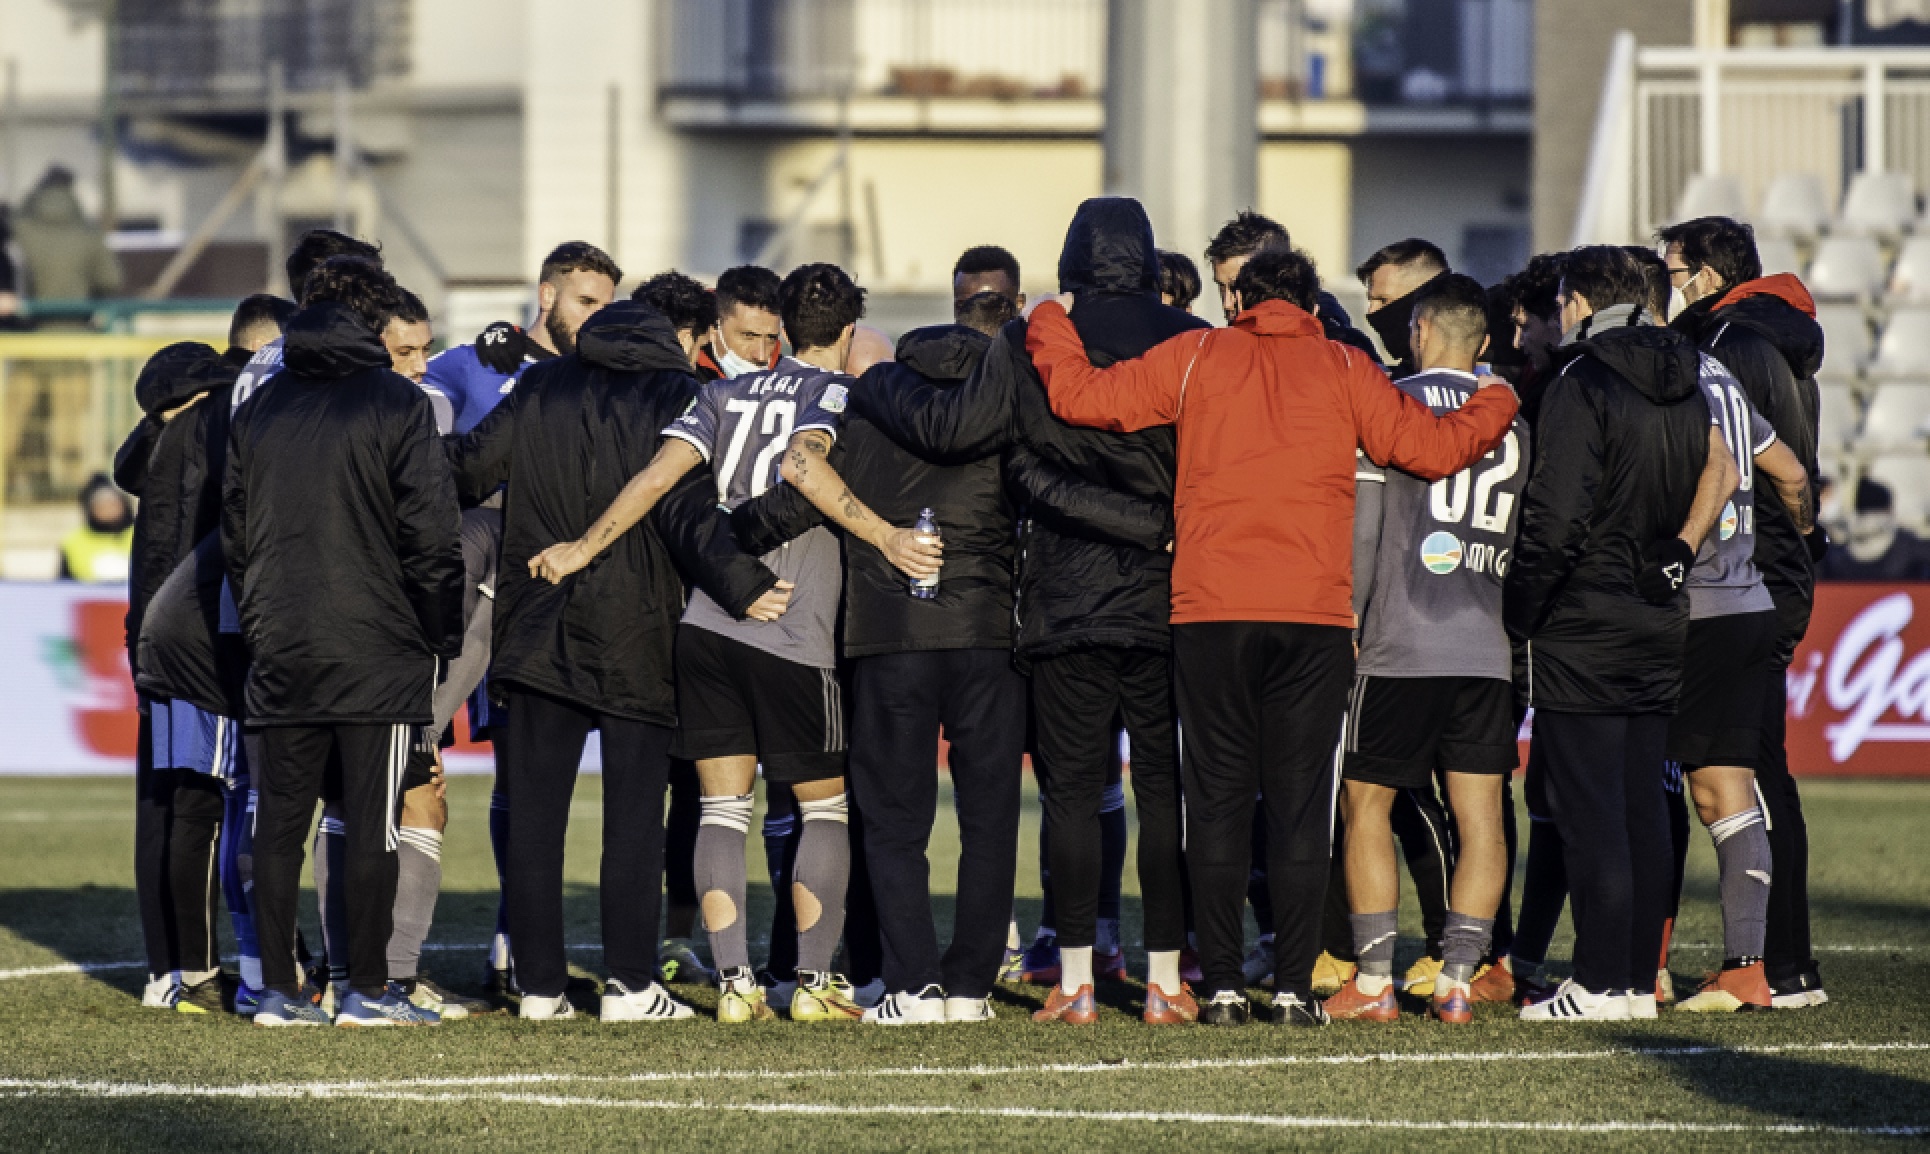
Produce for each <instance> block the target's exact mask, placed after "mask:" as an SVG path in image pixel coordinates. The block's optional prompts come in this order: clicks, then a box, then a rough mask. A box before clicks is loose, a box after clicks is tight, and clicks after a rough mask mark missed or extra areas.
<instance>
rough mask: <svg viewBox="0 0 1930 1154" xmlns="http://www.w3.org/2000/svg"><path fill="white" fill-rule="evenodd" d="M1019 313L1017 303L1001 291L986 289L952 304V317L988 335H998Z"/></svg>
mask: <svg viewBox="0 0 1930 1154" xmlns="http://www.w3.org/2000/svg"><path fill="white" fill-rule="evenodd" d="M1018 315H1019V303H1018V302H1017V301H1015V300H1013V299H1012V298H1011V297H1009V296H1006V295H1005V294H1004V293H1002V292H993V291H992V290H991V289H986V290H985V291H984V292H978V293H973V294H972V295H971V296H968V297H966V298H965V299H964V300H962V301H957V302H954V303H953V305H952V319H953V320H954V321H956V322H958V323H959V324H961V325H964V326H965V327H966V328H968V329H977V330H978V331H979V332H982V333H984V334H985V335H986V336H988V337H995V336H997V335H998V332H999V330H1000V329H1002V328H1004V327H1005V324H1006V322H1007V321H1009V320H1011V319H1012V318H1013V317H1016V316H1018Z"/></svg>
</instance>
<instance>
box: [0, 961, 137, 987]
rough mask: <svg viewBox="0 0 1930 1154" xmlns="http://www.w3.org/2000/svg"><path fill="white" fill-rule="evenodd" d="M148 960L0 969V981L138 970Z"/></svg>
mask: <svg viewBox="0 0 1930 1154" xmlns="http://www.w3.org/2000/svg"><path fill="white" fill-rule="evenodd" d="M146 965H147V963H146V962H65V963H62V964H61V965H57V966H28V967H27V968H26V969H24V970H0V982H11V981H14V980H16V979H19V978H46V977H52V976H54V975H57V974H92V973H98V972H100V971H103V970H138V969H142V968H144V967H146Z"/></svg>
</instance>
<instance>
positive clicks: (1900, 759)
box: [1789, 583, 1930, 777]
mask: <svg viewBox="0 0 1930 1154" xmlns="http://www.w3.org/2000/svg"><path fill="white" fill-rule="evenodd" d="M1789 767H1790V769H1791V770H1792V771H1794V772H1795V773H1798V774H1804V775H1830V776H1844V777H1851V776H1855V777H1930V583H1913V584H1903V585H1888V584H1875V583H1871V584H1863V583H1855V584H1823V585H1819V586H1817V588H1816V610H1815V612H1814V614H1812V615H1811V617H1810V621H1809V634H1808V636H1806V637H1805V638H1804V639H1803V644H1802V646H1801V648H1799V649H1797V651H1796V660H1795V661H1794V662H1793V663H1792V664H1791V665H1790V667H1789Z"/></svg>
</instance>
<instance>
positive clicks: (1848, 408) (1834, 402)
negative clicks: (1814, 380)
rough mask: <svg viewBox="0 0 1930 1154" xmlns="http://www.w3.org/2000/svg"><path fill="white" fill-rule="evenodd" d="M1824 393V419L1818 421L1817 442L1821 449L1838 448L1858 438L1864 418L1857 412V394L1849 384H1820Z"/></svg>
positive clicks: (1820, 390)
mask: <svg viewBox="0 0 1930 1154" xmlns="http://www.w3.org/2000/svg"><path fill="white" fill-rule="evenodd" d="M1817 391H1818V392H1819V393H1821V394H1822V419H1821V420H1820V421H1819V422H1818V428H1817V433H1816V442H1817V446H1818V448H1819V450H1837V449H1842V448H1844V447H1846V446H1848V445H1849V444H1850V443H1851V442H1852V441H1854V440H1856V429H1857V426H1858V425H1860V424H1862V419H1861V418H1860V417H1858V416H1857V412H1856V394H1855V393H1854V392H1852V391H1851V389H1850V387H1849V386H1848V385H1819V386H1818V387H1817Z"/></svg>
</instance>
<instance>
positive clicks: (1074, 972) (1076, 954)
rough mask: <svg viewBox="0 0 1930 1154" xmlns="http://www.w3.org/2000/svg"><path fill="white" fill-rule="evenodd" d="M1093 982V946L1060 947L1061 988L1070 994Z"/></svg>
mask: <svg viewBox="0 0 1930 1154" xmlns="http://www.w3.org/2000/svg"><path fill="white" fill-rule="evenodd" d="M1091 984H1092V947H1091V946H1060V947H1059V988H1060V989H1061V990H1064V991H1065V992H1066V993H1068V994H1076V993H1078V992H1079V987H1080V986H1090V985H1091Z"/></svg>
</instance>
